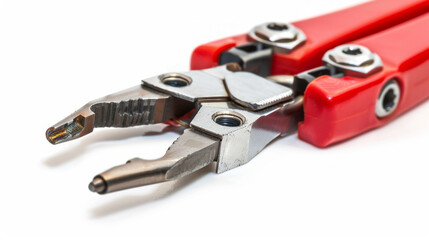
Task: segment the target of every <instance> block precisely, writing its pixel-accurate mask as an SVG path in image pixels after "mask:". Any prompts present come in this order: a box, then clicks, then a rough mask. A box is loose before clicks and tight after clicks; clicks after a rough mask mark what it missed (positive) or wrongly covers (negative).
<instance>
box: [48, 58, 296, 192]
mask: <svg viewBox="0 0 429 240" xmlns="http://www.w3.org/2000/svg"><path fill="white" fill-rule="evenodd" d="M238 70H240V68H239V67H238V65H236V64H228V65H223V66H220V67H216V68H211V69H206V70H202V71H190V72H185V73H167V74H162V75H160V76H156V77H152V78H148V79H145V80H143V81H142V82H143V83H142V85H140V86H136V87H134V88H130V89H128V90H125V91H122V92H119V93H116V94H111V95H108V96H106V97H103V98H100V99H98V100H95V101H92V102H90V103H88V104H86V105H85V106H84V107H82V108H81V109H79V110H78V111H76V112H75V113H73V114H72V115H70V116H69V117H68V118H66V119H64V120H62V121H61V122H59V123H57V124H56V125H54V126H53V127H51V128H49V129H48V130H47V133H46V137H47V139H48V141H50V142H51V143H53V144H56V143H61V142H65V141H69V140H73V139H76V138H78V137H81V136H84V135H86V134H88V133H90V132H92V130H93V129H94V127H130V126H136V125H143V124H154V123H162V122H165V121H166V120H169V119H173V118H180V117H181V116H182V115H183V114H185V113H187V112H189V111H191V110H192V109H195V110H196V114H195V116H194V118H193V119H192V121H191V122H190V128H189V129H187V130H185V132H184V133H183V135H181V136H180V137H179V138H178V139H177V140H176V141H175V142H174V143H173V145H172V146H171V147H170V148H169V149H168V150H167V152H166V154H165V155H164V156H163V157H162V158H160V159H157V160H151V161H148V160H143V159H138V158H135V159H132V160H130V161H128V162H127V163H126V164H124V165H120V166H117V167H114V168H112V169H110V170H107V171H105V172H103V173H101V174H99V175H97V176H96V177H95V178H94V179H93V181H92V182H91V183H90V185H89V189H90V190H91V191H93V192H97V193H100V194H103V193H109V192H113V191H118V190H122V189H127V188H132V187H137V186H143V185H148V184H153V183H159V182H164V181H169V180H174V179H177V178H180V177H182V176H185V175H187V174H190V173H192V172H194V171H197V170H198V169H201V168H202V167H204V166H206V165H208V164H210V163H211V162H213V161H215V162H216V163H217V172H218V173H221V172H224V171H227V170H229V169H232V168H235V167H237V166H240V165H243V164H245V163H247V162H248V161H250V160H251V159H252V158H253V157H254V156H255V155H256V154H258V153H259V152H260V151H261V150H262V149H263V148H264V147H265V146H266V145H267V144H268V143H270V142H271V141H273V140H274V139H275V138H277V137H278V136H282V135H285V134H288V133H291V132H294V131H295V130H296V129H297V123H298V121H300V119H301V118H302V97H299V96H298V97H295V98H294V97H293V92H292V90H291V89H290V88H289V87H286V86H282V85H279V84H277V83H274V82H272V81H270V80H268V79H265V78H262V77H259V76H257V75H255V74H251V73H247V72H238Z"/></svg>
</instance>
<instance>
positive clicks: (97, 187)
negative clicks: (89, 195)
mask: <svg viewBox="0 0 429 240" xmlns="http://www.w3.org/2000/svg"><path fill="white" fill-rule="evenodd" d="M88 188H89V191H91V192H96V193H100V194H101V193H104V192H105V191H106V190H107V186H106V182H104V180H103V179H102V178H101V177H95V178H94V179H93V180H92V182H90V183H89V185H88Z"/></svg>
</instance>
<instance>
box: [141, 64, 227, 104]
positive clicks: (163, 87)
mask: <svg viewBox="0 0 429 240" xmlns="http://www.w3.org/2000/svg"><path fill="white" fill-rule="evenodd" d="M228 73H230V71H229V70H228V68H227V67H226V66H220V67H217V68H213V69H210V70H205V71H189V72H184V73H167V74H162V75H160V76H157V77H152V78H148V79H145V80H143V81H142V82H143V85H144V86H148V87H150V88H153V89H156V90H158V91H161V92H164V93H166V94H169V95H172V96H175V97H177V98H181V99H184V100H186V101H190V102H196V101H197V100H200V101H204V100H221V99H224V100H225V99H227V98H228V93H227V92H226V90H225V87H224V85H223V78H224V76H225V75H226V74H228ZM174 76H175V78H177V79H182V81H183V82H185V81H186V84H180V86H179V85H176V84H173V85H171V84H166V80H165V79H166V78H167V79H168V77H174Z"/></svg>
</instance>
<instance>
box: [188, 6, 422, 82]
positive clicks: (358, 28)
mask: <svg viewBox="0 0 429 240" xmlns="http://www.w3.org/2000/svg"><path fill="white" fill-rule="evenodd" d="M428 11H429V1H427V0H395V1H392V0H377V1H371V2H368V3H364V4H361V5H358V6H355V7H352V8H348V9H345V10H341V11H338V12H334V13H330V14H327V15H323V16H319V17H315V18H311V19H308V20H303V21H299V22H295V23H293V25H295V26H296V27H298V28H299V29H301V30H302V31H303V32H304V33H305V34H306V36H307V41H306V43H305V44H304V45H302V46H301V47H299V48H297V49H295V50H293V51H292V52H291V53H289V54H280V53H275V54H274V56H273V62H272V67H271V75H277V74H297V73H300V72H303V71H305V70H308V69H311V68H314V67H317V66H320V65H321V58H322V56H323V54H324V53H325V52H326V51H327V50H329V49H331V48H333V47H335V46H337V45H340V44H342V43H345V42H348V41H353V40H356V39H359V38H362V37H365V36H368V35H370V34H373V33H376V32H379V31H381V30H384V29H387V28H389V27H392V26H394V25H397V24H399V23H401V22H404V21H406V20H408V19H411V18H414V17H416V16H418V15H421V14H423V13H425V12H428ZM252 41H253V40H251V39H249V38H248V36H247V34H242V35H238V36H233V37H229V38H225V39H221V40H218V41H214V42H210V43H207V44H204V45H201V46H199V47H197V48H196V49H195V50H194V52H193V53H192V58H191V69H193V70H198V69H204V68H210V67H214V66H217V65H218V61H219V55H220V53H221V52H223V51H225V50H228V49H230V48H232V47H235V46H237V45H242V44H245V43H248V42H252Z"/></svg>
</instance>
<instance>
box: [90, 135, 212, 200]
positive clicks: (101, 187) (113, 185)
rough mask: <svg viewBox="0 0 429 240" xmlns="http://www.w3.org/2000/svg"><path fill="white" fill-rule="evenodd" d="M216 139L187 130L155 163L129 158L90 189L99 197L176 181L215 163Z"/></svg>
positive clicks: (100, 175)
mask: <svg viewBox="0 0 429 240" xmlns="http://www.w3.org/2000/svg"><path fill="white" fill-rule="evenodd" d="M219 141H220V140H219V139H217V138H214V137H211V136H209V135H206V134H204V133H201V132H198V131H196V130H193V129H187V130H185V132H184V133H183V134H182V135H181V136H180V137H179V138H178V139H177V140H176V141H175V142H174V143H173V145H171V147H170V148H169V149H168V150H167V152H166V154H165V155H164V156H163V157H162V158H160V159H157V160H143V159H139V158H135V159H132V160H130V161H128V162H127V163H126V164H124V165H120V166H117V167H113V168H111V169H109V170H107V171H105V172H103V173H101V174H99V175H97V176H95V178H94V180H93V181H92V182H91V183H90V184H89V189H90V190H91V191H93V192H97V193H100V194H104V193H110V192H114V191H119V190H123V189H127V188H133V187H139V186H144V185H149V184H154V183H160V182H165V181H170V180H175V179H178V178H181V177H183V176H186V175H188V174H190V173H193V172H195V171H197V170H199V169H201V168H203V167H205V166H207V165H208V164H210V163H211V162H213V161H215V160H216V158H217V156H218V151H219Z"/></svg>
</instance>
